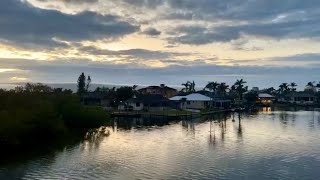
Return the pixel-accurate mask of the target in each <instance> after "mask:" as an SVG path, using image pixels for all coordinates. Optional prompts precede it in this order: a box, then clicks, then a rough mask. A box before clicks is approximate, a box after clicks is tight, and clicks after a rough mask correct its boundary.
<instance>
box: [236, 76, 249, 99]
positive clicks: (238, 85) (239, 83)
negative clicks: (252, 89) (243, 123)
mask: <svg viewBox="0 0 320 180" xmlns="http://www.w3.org/2000/svg"><path fill="white" fill-rule="evenodd" d="M246 83H247V82H246V81H244V80H243V79H240V80H239V79H238V80H237V81H236V83H234V88H235V90H236V92H237V93H238V96H239V100H240V101H242V99H243V94H244V93H245V92H247V91H248V86H246V87H245V86H244V84H246Z"/></svg>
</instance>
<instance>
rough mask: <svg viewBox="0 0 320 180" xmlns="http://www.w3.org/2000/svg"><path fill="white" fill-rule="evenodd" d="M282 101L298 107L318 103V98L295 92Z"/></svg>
mask: <svg viewBox="0 0 320 180" xmlns="http://www.w3.org/2000/svg"><path fill="white" fill-rule="evenodd" d="M280 101H282V102H286V103H292V104H298V105H313V104H315V103H316V102H317V97H316V96H315V95H313V94H310V93H306V92H293V93H290V94H287V95H286V96H285V97H284V98H282V99H281V100H280Z"/></svg>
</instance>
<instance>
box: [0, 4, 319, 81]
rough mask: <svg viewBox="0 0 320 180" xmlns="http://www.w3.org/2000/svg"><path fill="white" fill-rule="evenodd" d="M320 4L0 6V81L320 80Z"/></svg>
mask: <svg viewBox="0 0 320 180" xmlns="http://www.w3.org/2000/svg"><path fill="white" fill-rule="evenodd" d="M319 65H320V1H319V0H304V1H302V0H281V1H279V0H228V1H222V0H112V1H111V0H1V1H0V82H2V83H11V82H26V81H30V82H44V83H71V82H75V81H76V79H77V77H78V76H79V74H80V73H81V72H85V73H86V74H90V75H91V76H92V79H93V82H94V83H104V84H129V85H131V84H141V85H149V84H160V83H165V84H168V85H180V84H181V83H183V82H185V81H187V80H195V82H196V83H197V86H198V87H201V86H203V85H205V84H206V83H207V82H208V81H220V82H221V81H223V82H227V83H232V82H234V81H235V80H236V79H239V78H244V79H245V80H247V81H248V83H249V85H250V86H260V87H269V86H275V87H277V86H278V85H279V83H281V82H292V81H294V82H296V83H298V85H300V86H301V87H303V86H304V85H305V84H306V83H307V82H308V81H320V66H319Z"/></svg>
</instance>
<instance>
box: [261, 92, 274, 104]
mask: <svg viewBox="0 0 320 180" xmlns="http://www.w3.org/2000/svg"><path fill="white" fill-rule="evenodd" d="M274 100H275V97H274V96H272V95H270V94H267V93H260V94H258V99H257V103H259V104H263V105H271V104H273V102H274Z"/></svg>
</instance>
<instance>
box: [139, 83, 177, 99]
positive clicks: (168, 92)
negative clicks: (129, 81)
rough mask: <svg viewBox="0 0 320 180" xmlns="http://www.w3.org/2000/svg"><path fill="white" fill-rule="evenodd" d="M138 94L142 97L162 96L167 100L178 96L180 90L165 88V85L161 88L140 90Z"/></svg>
mask: <svg viewBox="0 0 320 180" xmlns="http://www.w3.org/2000/svg"><path fill="white" fill-rule="evenodd" d="M138 92H139V93H140V94H142V95H162V96H163V97H166V98H171V97H173V96H176V95H177V94H178V90H176V89H174V88H171V87H168V86H165V85H164V84H162V85H160V86H149V87H145V88H142V89H139V90H138Z"/></svg>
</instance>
